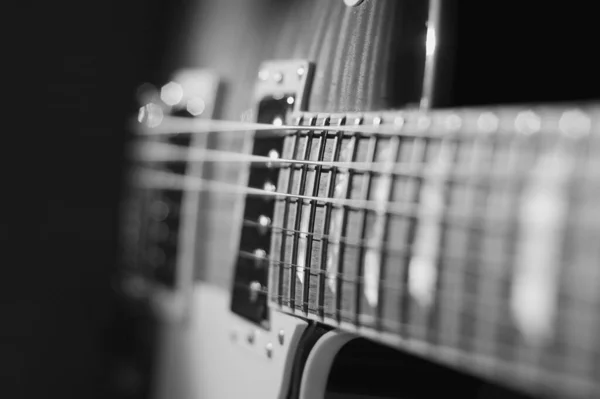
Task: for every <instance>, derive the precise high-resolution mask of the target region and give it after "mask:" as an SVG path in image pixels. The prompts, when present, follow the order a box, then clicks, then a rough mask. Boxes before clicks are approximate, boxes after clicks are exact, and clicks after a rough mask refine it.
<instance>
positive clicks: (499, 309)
mask: <svg viewBox="0 0 600 399" xmlns="http://www.w3.org/2000/svg"><path fill="white" fill-rule="evenodd" d="M599 114H600V112H599V109H598V108H597V107H594V106H585V107H582V108H576V107H537V108H535V109H528V108H523V107H521V108H518V107H515V108H496V109H485V110H478V109H475V110H473V109H470V110H453V111H437V112H433V113H429V114H421V113H418V112H404V113H403V112H383V113H370V114H361V115H358V114H357V115H315V114H302V115H295V118H297V119H296V120H295V121H294V122H297V123H298V124H299V125H316V126H328V129H327V130H315V129H310V130H303V129H301V128H299V129H298V130H295V131H293V132H292V133H290V134H289V135H288V136H286V137H285V140H284V148H283V153H282V158H285V159H293V160H311V161H319V162H320V163H322V164H321V165H319V164H307V163H302V164H300V163H298V164H293V163H292V164H291V165H289V166H288V167H285V168H283V169H282V170H281V172H280V175H279V181H278V184H277V187H278V191H280V192H285V193H287V194H292V195H291V196H287V197H285V198H280V199H277V201H276V205H275V215H274V220H273V224H272V226H273V235H272V237H273V238H272V243H271V250H270V266H271V267H270V274H269V287H268V288H269V301H270V304H271V306H274V307H277V308H279V309H281V310H283V311H286V312H291V313H294V314H299V315H303V316H305V317H309V318H313V319H315V320H319V321H321V322H324V323H327V324H330V325H332V326H335V327H340V328H343V329H350V330H356V329H358V330H359V331H361V332H362V333H364V334H367V335H369V336H372V337H374V338H376V339H379V340H383V341H385V342H386V343H389V344H393V345H397V346H399V347H401V348H404V349H406V350H409V351H416V352H419V353H425V354H427V355H428V356H430V357H433V358H436V359H438V360H440V361H445V362H450V363H452V364H453V365H455V366H457V365H459V366H462V367H465V368H467V369H469V370H471V371H474V372H477V373H479V374H483V375H484V376H488V377H492V376H495V377H496V378H500V379H502V380H504V381H507V382H508V383H510V384H516V385H519V386H522V387H528V386H536V387H538V388H539V387H544V386H545V387H548V388H549V392H550V391H552V392H554V393H555V394H556V393H560V392H569V393H574V392H575V393H580V394H581V395H584V396H585V395H587V394H589V393H590V392H596V393H597V389H598V386H597V383H596V381H597V379H598V376H600V363H599V359H600V357H599V355H598V349H599V347H598V346H599V345H598V344H597V338H596V337H597V336H598V333H600V312H599V310H600V290H599V289H598V287H599V286H600V284H599V282H600V268H599V267H598V265H599V260H600V245H598V238H599V237H600V220H599V218H600V213H598V211H597V209H596V204H597V198H600V172H598V170H600V169H599V168H598V166H600V165H599V163H600V156H599V155H600V140H599V139H600V135H599V134H598V133H599V128H598V127H599V123H600V122H599V121H600V118H599ZM337 125H340V126H344V127H346V128H347V127H348V126H357V127H360V129H346V130H340V131H335V130H332V129H330V127H331V126H337ZM363 127H364V128H363ZM361 129H363V130H361ZM354 130H355V131H354ZM328 162H353V163H356V165H357V167H356V168H352V167H351V166H350V167H340V166H331V165H328V164H327V163H328ZM369 164H371V165H373V167H372V168H369V167H365V166H364V165H369ZM358 165H361V166H360V167H358ZM295 196H310V197H317V198H318V199H303V198H296V197H295ZM332 199H339V200H352V201H347V203H348V205H346V204H344V203H343V201H335V200H332ZM530 382H536V384H529V383H530ZM536 389H537V388H536Z"/></svg>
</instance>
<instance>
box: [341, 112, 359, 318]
mask: <svg viewBox="0 0 600 399" xmlns="http://www.w3.org/2000/svg"><path fill="white" fill-rule="evenodd" d="M359 123H360V121H359ZM357 142H358V139H357V136H356V135H354V136H352V137H351V138H350V142H349V144H348V145H349V146H350V151H351V155H350V161H351V162H354V161H355V160H356V155H357V150H358V145H357ZM353 174H354V173H353V172H352V171H351V170H348V171H347V172H346V179H347V182H348V184H347V185H346V192H345V193H344V199H348V198H350V196H351V194H352V184H351V182H352V179H353ZM341 212H342V216H341V232H340V236H341V237H345V236H346V232H347V230H348V228H347V224H348V223H347V221H348V207H346V206H343V207H342V208H341ZM344 252H345V245H344V243H343V242H340V244H339V251H338V257H337V268H336V269H337V273H338V274H337V275H336V281H335V286H336V290H335V307H336V319H337V320H338V321H340V320H341V319H340V317H341V314H340V308H341V307H342V305H343V303H342V288H343V287H342V280H341V278H340V277H339V276H340V274H343V273H344Z"/></svg>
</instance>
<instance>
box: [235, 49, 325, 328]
mask: <svg viewBox="0 0 600 399" xmlns="http://www.w3.org/2000/svg"><path fill="white" fill-rule="evenodd" d="M312 69H313V68H312V65H311V64H310V63H308V62H307V61H270V62H266V63H264V64H263V65H262V67H261V69H260V72H259V73H258V81H257V84H256V88H255V96H254V98H255V107H254V109H253V115H254V121H255V122H258V123H268V124H273V125H275V126H282V125H287V121H288V119H289V116H290V115H291V114H292V113H294V112H296V111H300V110H302V109H304V108H305V106H306V101H307V94H308V86H309V82H310V79H311V77H312ZM283 142H284V135H282V134H278V133H275V134H269V133H267V134H260V135H258V134H256V135H255V136H254V140H253V143H252V150H251V153H252V155H255V156H259V157H265V162H264V163H254V164H252V165H251V166H250V168H249V171H248V176H247V186H248V187H249V188H250V189H253V191H254V192H255V193H256V192H257V191H256V190H260V191H258V193H260V194H259V195H247V196H246V198H245V202H244V210H243V224H242V227H241V229H242V231H241V236H240V243H239V253H238V256H237V262H236V266H235V274H234V282H233V288H232V301H231V309H232V311H233V312H234V313H236V314H238V315H240V316H242V317H244V318H246V319H248V320H250V321H252V322H254V323H256V324H258V325H260V326H262V327H264V328H269V309H268V305H267V304H268V297H267V295H268V286H267V285H268V284H267V281H268V276H269V267H271V266H272V263H273V261H272V260H271V256H270V254H269V253H268V251H269V250H270V247H271V239H272V228H271V221H272V220H273V216H274V210H275V197H276V193H277V192H285V190H281V189H278V187H277V186H276V185H277V182H278V179H279V171H280V169H281V168H283V167H286V166H285V164H279V163H277V160H278V159H280V157H281V154H282V151H283ZM269 158H270V159H273V162H269V161H268V159H269Z"/></svg>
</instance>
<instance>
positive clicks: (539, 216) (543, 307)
mask: <svg viewBox="0 0 600 399" xmlns="http://www.w3.org/2000/svg"><path fill="white" fill-rule="evenodd" d="M571 168H572V162H570V159H569V158H568V157H567V156H565V154H560V153H556V154H548V155H544V156H543V157H542V158H541V159H539V160H538V161H537V163H536V165H535V167H534V169H533V171H532V177H533V181H534V182H535V183H533V184H532V185H531V186H530V187H528V188H526V190H525V192H524V193H523V202H522V205H521V209H520V210H519V212H520V215H519V216H520V217H519V219H520V221H521V222H520V231H521V239H520V240H519V244H518V248H517V259H516V263H515V273H514V278H513V281H512V295H511V310H512V313H513V315H514V317H515V319H516V323H517V326H518V327H519V328H520V330H521V332H522V333H523V335H524V336H525V337H526V338H527V339H529V340H531V342H533V343H541V342H544V341H545V340H547V339H549V338H550V334H551V333H552V330H553V328H552V326H553V323H554V319H555V313H556V298H557V294H558V281H557V280H558V273H559V270H560V261H561V243H562V240H563V229H564V224H565V218H566V215H567V210H568V209H567V206H568V199H567V198H566V197H567V193H566V190H567V188H566V187H565V185H566V182H567V178H568V174H569V170H570V169H571Z"/></svg>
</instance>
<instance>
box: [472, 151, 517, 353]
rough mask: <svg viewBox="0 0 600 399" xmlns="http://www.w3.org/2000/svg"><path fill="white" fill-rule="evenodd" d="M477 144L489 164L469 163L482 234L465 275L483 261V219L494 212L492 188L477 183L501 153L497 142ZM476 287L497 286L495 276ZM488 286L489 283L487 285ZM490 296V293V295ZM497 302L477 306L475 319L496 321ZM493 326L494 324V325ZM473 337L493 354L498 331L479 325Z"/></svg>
mask: <svg viewBox="0 0 600 399" xmlns="http://www.w3.org/2000/svg"><path fill="white" fill-rule="evenodd" d="M477 144H479V146H480V147H475V148H479V149H480V151H486V152H487V153H488V154H489V158H490V162H489V163H486V164H485V168H481V167H480V166H479V165H475V162H471V164H472V168H473V169H474V170H477V171H478V172H479V173H478V175H477V179H476V180H475V181H474V182H473V186H475V187H479V190H481V191H480V192H479V194H478V195H479V196H480V197H481V198H483V200H482V207H481V209H480V208H479V207H475V210H474V212H473V215H472V216H473V226H474V227H475V228H476V229H478V228H481V231H482V234H481V237H479V239H480V246H479V247H478V248H479V250H478V251H477V255H476V256H474V257H468V258H467V262H466V264H467V265H478V266H474V267H467V270H466V274H468V273H469V272H472V271H473V269H475V268H480V266H479V265H480V264H481V263H482V262H483V261H484V257H483V254H484V251H485V248H484V245H485V241H484V240H485V239H486V237H488V234H487V233H488V232H489V230H490V227H491V226H490V224H489V223H486V219H485V215H486V214H488V213H489V212H492V211H494V210H493V209H492V208H491V206H490V197H491V196H492V186H491V185H490V184H481V185H479V184H478V183H481V182H483V181H486V180H487V179H488V178H489V176H490V175H491V174H492V172H493V170H494V167H493V166H494V161H495V159H496V158H497V157H498V152H499V151H501V148H499V145H498V141H497V140H486V141H483V140H481V141H479V142H477V141H475V143H474V145H477ZM471 234H472V235H475V233H471ZM508 240H510V237H506V238H505V241H508ZM471 250H472V249H471V248H468V252H471ZM478 280H479V281H478V286H477V288H476V289H478V290H483V288H482V287H481V286H482V285H483V284H486V283H488V281H490V280H492V283H493V285H497V284H496V281H495V276H491V275H489V273H486V274H485V275H483V276H480V277H479V279H478ZM488 284H489V283H488ZM490 295H491V293H490ZM496 298H497V294H496ZM497 302H498V300H496V302H495V303H496V304H495V305H494V306H492V307H491V308H492V310H490V309H484V308H483V306H477V307H476V308H475V319H476V320H478V319H479V318H481V317H483V315H484V314H485V315H486V316H488V317H490V318H491V319H492V320H497V319H498V312H497V308H498V305H497ZM494 324H495V323H494ZM474 335H475V336H478V337H479V336H483V337H485V338H483V341H488V342H489V345H488V346H489V347H491V350H490V352H489V353H486V354H487V355H489V354H490V353H493V351H494V345H495V339H496V338H497V336H498V331H497V329H491V330H485V331H483V332H482V326H481V325H479V324H478V325H476V326H475V331H474ZM473 347H474V348H475V350H476V351H479V352H482V351H483V350H484V349H483V348H479V347H478V346H476V345H473Z"/></svg>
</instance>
